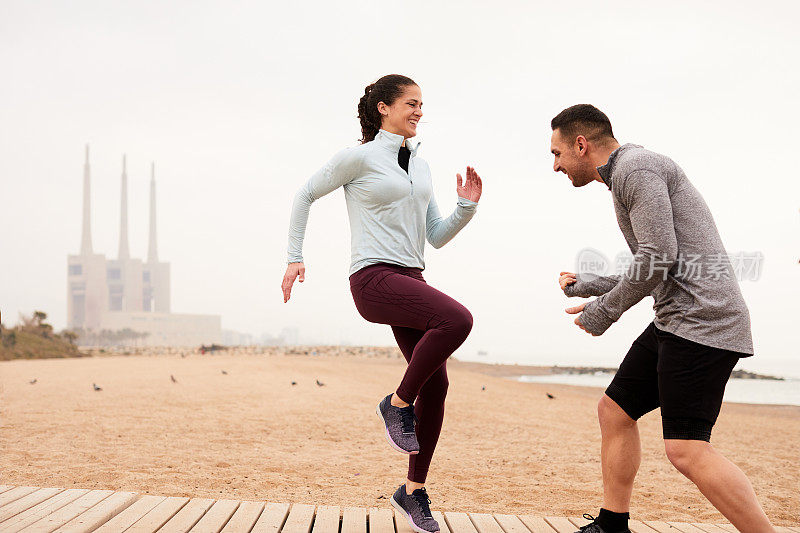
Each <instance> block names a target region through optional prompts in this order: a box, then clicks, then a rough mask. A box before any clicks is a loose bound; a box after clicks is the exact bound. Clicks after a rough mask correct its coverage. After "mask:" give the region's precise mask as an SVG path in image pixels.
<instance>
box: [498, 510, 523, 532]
mask: <svg viewBox="0 0 800 533" xmlns="http://www.w3.org/2000/svg"><path fill="white" fill-rule="evenodd" d="M494 519H495V520H497V523H498V524H500V527H502V528H503V531H505V533H529V532H528V528H527V527H525V524H523V523H522V521H521V520H520V519H519V518H517V517H516V516H514V515H513V514H496V515H494Z"/></svg>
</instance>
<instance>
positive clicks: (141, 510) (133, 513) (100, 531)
mask: <svg viewBox="0 0 800 533" xmlns="http://www.w3.org/2000/svg"><path fill="white" fill-rule="evenodd" d="M166 499H167V497H166V496H154V495H152V494H146V495H144V496H141V497H140V498H139V499H138V500H136V501H135V502H134V503H133V504H132V505H131V506H129V507H128V508H127V509H125V510H124V511H122V512H121V513H119V514H118V515H117V516H115V517H114V518H112V519H111V520H109V521H108V522H106V523H105V524H103V525H102V526H100V527H99V528H97V529H96V530H95V531H94V533H119V532H120V531H125V530H127V529H128V528H129V527H131V526H132V525H133V524H135V523H136V522H137V521H138V520H139V519H141V518H142V517H143V516H144V515H146V514H147V513H149V512H150V511H151V510H153V508H154V507H155V506H156V505H158V504H159V503H161V502H163V501H164V500H166Z"/></svg>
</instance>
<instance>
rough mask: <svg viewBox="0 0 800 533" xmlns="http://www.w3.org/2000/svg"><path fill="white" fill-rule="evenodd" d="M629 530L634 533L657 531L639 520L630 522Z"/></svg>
mask: <svg viewBox="0 0 800 533" xmlns="http://www.w3.org/2000/svg"><path fill="white" fill-rule="evenodd" d="M628 529H630V530H631V531H632V532H633V533H653V532H654V531H655V529H653V528H651V527H648V526H647V525H645V523H644V522H640V521H638V520H628Z"/></svg>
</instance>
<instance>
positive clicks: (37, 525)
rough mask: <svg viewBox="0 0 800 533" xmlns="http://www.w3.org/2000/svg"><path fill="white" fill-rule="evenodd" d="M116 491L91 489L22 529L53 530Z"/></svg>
mask: <svg viewBox="0 0 800 533" xmlns="http://www.w3.org/2000/svg"><path fill="white" fill-rule="evenodd" d="M113 493H114V491H113V490H90V491H89V492H87V493H86V494H84V495H83V496H81V497H80V498H78V499H77V500H74V501H72V502H70V503H68V504H67V505H65V506H63V507H61V508H60V509H58V510H56V511H54V512H52V513H50V514H49V515H47V516H43V517H42V518H41V519H39V520H37V521H36V522H34V523H33V524H31V525H29V526H27V527H26V528H25V529H23V530H22V531H31V532H33V531H37V532H40V531H53V530H55V529H58V528H59V527H61V526H63V525H64V524H66V523H67V522H69V521H70V520H72V519H73V518H75V517H76V516H78V515H79V514H82V513H84V512H85V511H87V510H88V509H91V508H92V507H94V506H95V505H97V504H98V503H100V502H101V501H103V500H105V499H106V498H108V497H109V496H111V495H112V494H113Z"/></svg>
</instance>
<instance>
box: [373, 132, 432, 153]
mask: <svg viewBox="0 0 800 533" xmlns="http://www.w3.org/2000/svg"><path fill="white" fill-rule="evenodd" d="M403 139H404V137H403V136H402V135H398V134H396V133H390V132H388V131H386V130H383V129H382V130H380V131H378V134H377V135H376V136H375V140H376V141H377V142H378V143H379V144H381V145H382V146H385V147H387V148H389V149H390V150H392V151H393V152H395V153H397V152H399V151H400V147H401V146H403ZM420 144H422V142H417V143H416V144H414V143H412V142H411V139H408V140H406V146H407V147H408V149H409V150H410V151H411V157H414V156H415V155H417V150H419V145H420Z"/></svg>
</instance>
